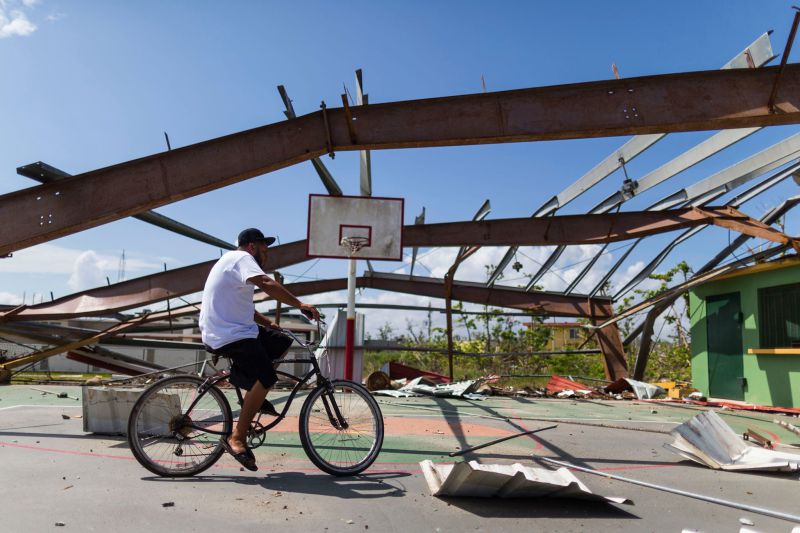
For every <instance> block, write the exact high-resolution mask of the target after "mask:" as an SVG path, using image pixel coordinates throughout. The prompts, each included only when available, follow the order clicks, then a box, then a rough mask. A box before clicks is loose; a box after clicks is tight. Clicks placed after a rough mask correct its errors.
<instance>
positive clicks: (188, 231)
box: [17, 161, 236, 250]
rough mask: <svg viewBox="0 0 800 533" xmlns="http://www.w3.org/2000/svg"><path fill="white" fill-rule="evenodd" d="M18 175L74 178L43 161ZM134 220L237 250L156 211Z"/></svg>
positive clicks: (45, 179) (48, 179) (47, 179)
mask: <svg viewBox="0 0 800 533" xmlns="http://www.w3.org/2000/svg"><path fill="white" fill-rule="evenodd" d="M17 174H19V175H20V176H25V177H26V178H30V179H32V180H35V181H38V182H39V183H52V182H54V181H59V180H63V179H64V178H69V177H71V176H72V175H71V174H69V173H67V172H64V171H63V170H61V169H58V168H56V167H53V166H50V165H48V164H47V163H42V162H41V161H37V162H36V163H31V164H30V165H25V166H21V167H18V168H17ZM133 218H138V219H139V220H141V221H142V222H147V223H148V224H152V225H154V226H158V227H159V228H162V229H165V230H167V231H171V232H173V233H177V234H178V235H183V236H184V237H189V238H190V239H194V240H196V241H200V242H204V243H206V244H210V245H211V246H216V247H218V248H222V249H223V250H233V249H234V248H236V247H235V246H234V245H232V244H231V243H229V242H226V241H223V240H222V239H218V238H217V237H214V236H213V235H209V234H208V233H204V232H202V231H200V230H198V229H195V228H193V227H191V226H187V225H186V224H183V223H181V222H178V221H177V220H173V219H171V218H169V217H167V216H164V215H162V214H161V213H156V212H155V211H145V212H144V213H139V214H138V215H133Z"/></svg>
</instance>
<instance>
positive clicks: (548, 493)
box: [420, 460, 633, 505]
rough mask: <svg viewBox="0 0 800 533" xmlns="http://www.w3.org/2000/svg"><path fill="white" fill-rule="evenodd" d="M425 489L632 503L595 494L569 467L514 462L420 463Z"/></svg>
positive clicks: (438, 492) (470, 494)
mask: <svg viewBox="0 0 800 533" xmlns="http://www.w3.org/2000/svg"><path fill="white" fill-rule="evenodd" d="M420 467H421V468H422V473H423V474H424V475H425V481H426V482H427V483H428V488H429V489H430V491H431V493H432V494H433V495H434V496H467V497H480V498H488V497H499V498H575V499H580V500H590V501H600V502H607V503H624V504H628V505H633V502H632V501H631V500H629V499H627V498H618V497H613V496H601V495H599V494H594V493H593V492H592V491H590V490H589V488H588V487H586V485H584V484H583V483H581V482H580V480H579V479H578V478H576V477H575V476H574V475H573V474H572V473H571V472H570V471H569V470H568V469H566V468H559V469H558V470H555V471H552V470H548V469H546V468H534V467H530V466H523V465H521V464H520V463H514V464H513V465H498V464H479V463H478V462H476V461H469V462H462V463H455V464H434V463H433V462H431V461H429V460H425V461H422V462H420Z"/></svg>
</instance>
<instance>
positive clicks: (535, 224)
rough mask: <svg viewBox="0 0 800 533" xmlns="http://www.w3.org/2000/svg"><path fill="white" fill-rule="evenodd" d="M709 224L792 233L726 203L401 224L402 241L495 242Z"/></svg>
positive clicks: (561, 240)
mask: <svg viewBox="0 0 800 533" xmlns="http://www.w3.org/2000/svg"><path fill="white" fill-rule="evenodd" d="M705 224H714V225H718V226H722V227H725V228H729V229H735V230H736V231H739V232H742V233H747V234H754V235H756V236H758V237H761V238H765V239H769V240H772V241H775V242H780V243H787V242H790V241H792V239H791V238H789V237H787V236H786V235H784V234H782V233H780V232H779V231H777V230H775V229H774V228H770V227H768V226H764V225H763V224H761V223H760V222H758V221H756V220H753V219H751V218H750V217H748V216H747V215H745V214H743V213H740V212H739V211H736V210H735V209H733V208H731V207H724V206H723V207H705V208H702V209H701V208H699V207H688V208H682V209H672V210H669V211H629V212H623V213H614V214H610V213H606V214H599V215H563V216H554V217H550V218H527V217H526V218H507V219H495V220H483V221H476V222H445V223H440V224H427V225H424V226H406V227H405V228H404V230H403V239H404V242H409V241H410V242H414V243H415V244H417V245H419V246H499V245H508V244H519V245H523V246H546V245H550V244H597V243H606V242H617V241H622V240H628V239H637V238H640V237H644V236H648V235H655V234H659V233H665V232H668V231H674V230H677V229H683V228H688V227H694V226H700V225H705Z"/></svg>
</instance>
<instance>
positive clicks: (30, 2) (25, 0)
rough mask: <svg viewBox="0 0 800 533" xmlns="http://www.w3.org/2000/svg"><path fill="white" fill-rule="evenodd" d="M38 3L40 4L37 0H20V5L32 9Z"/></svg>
mask: <svg viewBox="0 0 800 533" xmlns="http://www.w3.org/2000/svg"><path fill="white" fill-rule="evenodd" d="M40 3H41V2H40V1H39V0H22V5H24V6H25V7H33V6H35V5H37V4H40Z"/></svg>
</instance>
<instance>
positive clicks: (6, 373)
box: [0, 365, 11, 384]
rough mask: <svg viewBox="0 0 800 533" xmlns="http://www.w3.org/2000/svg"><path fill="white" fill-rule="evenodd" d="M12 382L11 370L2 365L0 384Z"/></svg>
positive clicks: (0, 368) (0, 366) (0, 367)
mask: <svg viewBox="0 0 800 533" xmlns="http://www.w3.org/2000/svg"><path fill="white" fill-rule="evenodd" d="M9 382H11V371H10V370H9V369H7V368H6V367H4V366H2V365H0V384H3V383H9Z"/></svg>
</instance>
